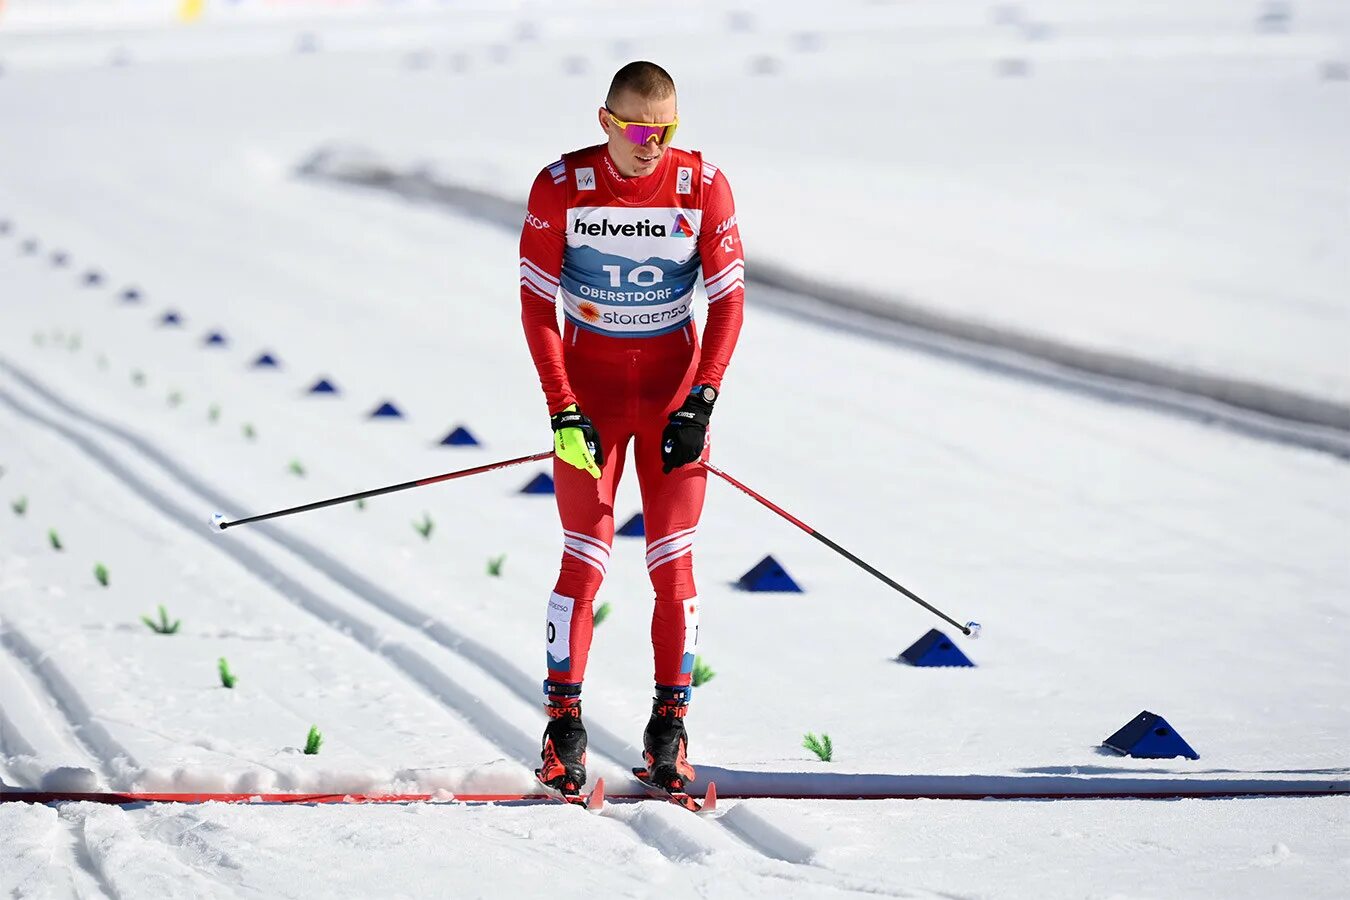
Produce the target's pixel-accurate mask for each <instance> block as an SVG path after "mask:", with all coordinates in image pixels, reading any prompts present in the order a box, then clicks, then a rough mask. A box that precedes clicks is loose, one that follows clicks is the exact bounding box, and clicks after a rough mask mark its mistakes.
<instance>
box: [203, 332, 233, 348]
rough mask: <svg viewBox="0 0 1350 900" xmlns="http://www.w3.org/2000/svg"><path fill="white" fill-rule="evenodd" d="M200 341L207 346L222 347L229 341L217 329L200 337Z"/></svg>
mask: <svg viewBox="0 0 1350 900" xmlns="http://www.w3.org/2000/svg"><path fill="white" fill-rule="evenodd" d="M202 343H203V344H205V345H206V346H208V347H224V346H225V345H226V344H227V343H229V342H228V341H226V340H225V335H224V334H222V333H221V332H219V331H213V332H211V333H210V334H208V335H207V336H206V337H204V338H202Z"/></svg>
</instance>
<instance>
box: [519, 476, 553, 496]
mask: <svg viewBox="0 0 1350 900" xmlns="http://www.w3.org/2000/svg"><path fill="white" fill-rule="evenodd" d="M520 492H521V493H522V494H551V493H553V479H552V478H550V477H549V476H548V475H546V474H545V473H543V472H540V473H539V474H538V475H536V476H534V477H533V478H531V479H530V481H529V483H528V484H526V485H525V486H524V487H523V488H521V489H520Z"/></svg>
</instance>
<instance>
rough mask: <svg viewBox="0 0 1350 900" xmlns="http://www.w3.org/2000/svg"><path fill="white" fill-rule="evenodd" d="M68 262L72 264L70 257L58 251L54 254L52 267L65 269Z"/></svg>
mask: <svg viewBox="0 0 1350 900" xmlns="http://www.w3.org/2000/svg"><path fill="white" fill-rule="evenodd" d="M68 262H70V257H69V256H67V255H66V254H64V253H62V252H61V251H60V250H57V251H56V252H55V253H53V254H52V265H54V266H56V268H58V269H63V268H65V266H66V263H68Z"/></svg>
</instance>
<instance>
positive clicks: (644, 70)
mask: <svg viewBox="0 0 1350 900" xmlns="http://www.w3.org/2000/svg"><path fill="white" fill-rule="evenodd" d="M624 91H632V92H633V93H635V94H637V95H638V96H639V97H642V98H643V99H645V100H664V99H665V98H666V97H669V96H670V95H671V94H673V93H675V79H674V78H671V77H670V73H669V72H667V71H666V70H665V69H663V68H661V67H660V66H658V65H657V64H656V63H654V62H647V61H646V60H642V59H639V60H637V61H636V62H630V63H629V64H628V65H626V66H624V67H623V68H622V69H620V70H619V71H617V72H615V73H614V80H613V81H611V82H610V83H609V93H608V94H606V95H605V104H606V105H610V106H612V105H613V104H614V101H615V99H617V98H618V96H619V95H620V94H622V93H623V92H624Z"/></svg>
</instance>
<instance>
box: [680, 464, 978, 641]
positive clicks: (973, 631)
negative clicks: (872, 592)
mask: <svg viewBox="0 0 1350 900" xmlns="http://www.w3.org/2000/svg"><path fill="white" fill-rule="evenodd" d="M703 468H705V469H707V470H708V471H709V472H712V473H713V474H714V475H716V476H717V477H718V478H721V479H722V480H723V481H725V482H726V483H727V484H729V485H731V486H732V487H734V488H736V489H737V490H739V491H741V492H742V493H744V494H747V495H748V496H750V497H751V498H753V499H755V500H758V501H759V502H760V503H762V504H764V505H765V506H767V507H768V508H769V509H771V510H773V511H774V512H776V513H778V515H780V516H782V517H783V518H784V519H787V520H788V521H789V522H791V523H792V524H793V525H796V526H797V527H798V528H800V529H801V530H802V531H805V532H806V533H807V534H809V535H811V537H813V538H815V539H816V540H818V541H820V542H821V543H822V544H824V545H825V546H826V547H829V548H830V549H831V550H833V551H834V552H835V553H838V554H839V555H840V556H842V557H844V559H847V560H848V561H849V562H851V563H853V564H854V565H856V566H858V567H859V568H861V569H862V570H863V571H865V572H867V573H868V574H870V575H873V576H875V577H876V578H878V579H880V580H881V581H883V582H885V583H886V584H887V585H889V586H890V587H893V588H895V589H896V590H897V591H899V592H900V593H902V594H904V595H905V596H906V597H908V598H909V599H911V600H913V601H914V602H915V603H917V604H919V605H920V606H922V607H923V608H924V609H926V610H928V611H929V612H931V613H932V614H933V615H935V616H937V617H938V618H940V619H942V620H943V621H946V622H950V623H951V624H952V625H955V626H956V627H957V628H959V629H961V633H962V634H964V635H966V636H967V637H969V638H971V639H972V640H974V639H975V638H978V637H979V636H980V623H979V622H967V623H966V624H964V625H962V624H961V623H960V622H958V621H956V620H955V619H953V618H952V617H951V616H949V615H947V614H946V613H944V612H943V611H942V610H940V609H938V608H937V607H936V606H934V605H933V604H931V603H929V602H928V601H927V600H925V599H923V598H922V597H920V596H919V595H918V594H916V593H914V592H913V591H911V590H909V589H908V588H907V587H905V586H904V585H903V584H901V583H900V582H898V581H896V580H895V579H893V578H891V577H890V576H889V575H887V574H886V573H885V572H882V571H881V570H880V569H877V568H876V567H875V566H872V565H869V564H868V563H867V562H865V561H863V560H861V559H859V558H858V557H857V556H854V555H853V554H852V553H850V552H849V551H848V550H845V549H844V548H843V547H841V546H839V545H838V544H836V543H835V542H834V541H832V540H830V539H829V538H827V537H826V536H825V535H823V534H821V533H820V532H819V531H816V530H815V529H814V528H812V527H811V526H810V525H807V524H806V523H805V522H803V521H802V520H801V519H799V518H797V517H796V516H794V515H792V513H790V512H788V511H787V510H785V509H783V508H782V507H781V506H778V505H777V504H776V503H774V502H773V501H771V500H769V499H767V498H766V497H763V496H761V495H760V494H757V493H755V492H754V491H752V490H751V489H750V488H748V487H746V486H745V485H743V484H741V483H740V482H739V481H737V480H736V479H735V478H732V477H731V476H730V475H728V474H727V473H726V472H723V471H722V470H721V469H719V468H717V466H714V465H713V464H712V463H710V462H708V461H707V460H704V461H703Z"/></svg>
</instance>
